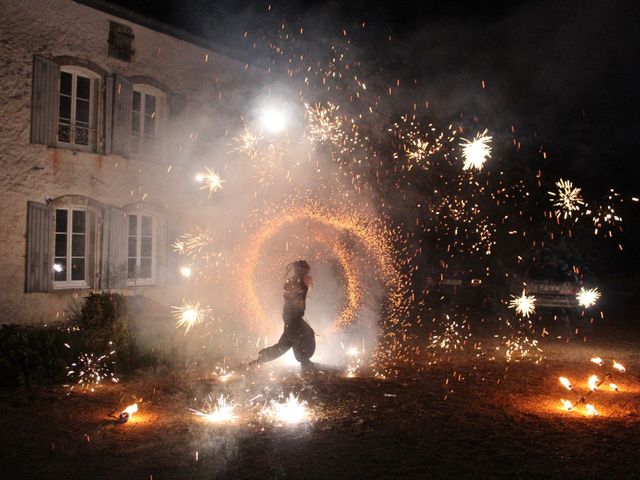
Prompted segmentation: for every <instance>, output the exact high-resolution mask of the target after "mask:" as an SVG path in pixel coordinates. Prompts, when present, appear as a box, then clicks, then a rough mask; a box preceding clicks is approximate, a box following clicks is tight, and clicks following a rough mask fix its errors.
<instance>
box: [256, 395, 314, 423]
mask: <svg viewBox="0 0 640 480" xmlns="http://www.w3.org/2000/svg"><path fill="white" fill-rule="evenodd" d="M264 413H266V414H267V415H268V416H270V417H271V418H273V419H274V420H276V421H278V422H282V423H286V424H289V425H293V424H296V423H300V422H303V421H305V420H308V418H309V412H308V410H307V402H305V401H300V400H299V399H298V397H297V396H295V395H294V394H293V393H290V394H289V397H288V398H287V399H286V400H285V401H284V402H282V403H279V402H277V401H275V400H272V401H271V405H270V407H268V408H267V409H266V410H265V411H264Z"/></svg>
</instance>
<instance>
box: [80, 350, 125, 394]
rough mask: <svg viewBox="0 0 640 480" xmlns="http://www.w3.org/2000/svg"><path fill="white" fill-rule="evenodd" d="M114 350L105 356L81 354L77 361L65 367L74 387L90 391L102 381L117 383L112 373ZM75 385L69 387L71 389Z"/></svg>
mask: <svg viewBox="0 0 640 480" xmlns="http://www.w3.org/2000/svg"><path fill="white" fill-rule="evenodd" d="M115 353H116V352H115V350H114V351H112V352H109V353H107V354H105V355H99V356H98V355H94V354H93V353H81V354H80V355H79V356H78V358H77V360H76V361H75V362H73V363H72V364H71V365H70V366H69V367H67V376H68V377H69V378H70V379H72V380H74V381H75V382H76V385H77V386H79V387H81V388H85V389H92V388H93V387H94V386H96V385H99V384H100V383H102V382H103V381H104V380H109V381H111V382H113V383H118V381H119V379H118V377H116V376H115V374H114V373H113V367H114V365H115V363H116V362H115V361H114V359H113V355H114V354H115ZM76 385H74V386H73V387H71V389H73V388H74V387H75V386H76Z"/></svg>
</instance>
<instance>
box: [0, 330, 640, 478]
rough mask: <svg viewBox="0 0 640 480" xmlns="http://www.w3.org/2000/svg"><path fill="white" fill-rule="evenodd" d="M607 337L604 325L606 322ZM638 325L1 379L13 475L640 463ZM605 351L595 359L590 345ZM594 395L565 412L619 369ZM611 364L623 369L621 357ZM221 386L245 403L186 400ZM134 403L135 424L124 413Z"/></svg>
mask: <svg viewBox="0 0 640 480" xmlns="http://www.w3.org/2000/svg"><path fill="white" fill-rule="evenodd" d="M596 337H597V335H596ZM637 338H638V337H637V332H635V333H633V334H629V333H628V332H627V333H625V332H622V333H621V334H619V335H617V336H608V337H603V338H600V339H595V340H590V341H587V342H582V341H576V340H572V341H570V342H568V343H567V342H566V340H565V339H562V340H559V339H555V338H554V339H547V341H546V342H544V344H543V348H544V350H545V355H546V359H545V360H543V361H542V362H540V363H539V364H536V363H534V362H532V361H522V362H517V363H514V362H511V363H508V364H507V363H506V362H504V361H503V360H488V359H478V358H475V357H474V356H473V355H472V354H461V355H460V354H458V355H454V356H452V357H451V360H450V361H446V362H440V363H437V364H436V365H431V366H428V365H426V364H425V365H424V366H423V368H422V370H421V371H417V370H416V369H406V370H404V369H402V370H400V372H399V374H398V376H397V377H395V378H387V379H377V378H373V377H371V376H363V377H355V378H346V377H344V376H343V375H340V374H339V373H338V372H335V371H331V370H330V369H327V368H324V371H323V372H318V373H308V374H304V375H300V374H299V372H298V371H297V370H295V369H293V368H280V369H278V368H276V367H266V368H263V369H261V370H260V371H256V372H249V373H246V374H245V375H244V376H236V377H235V378H233V377H232V378H230V379H228V380H227V381H226V382H222V381H221V380H220V379H219V378H217V377H215V376H214V375H211V374H210V373H207V371H206V369H203V368H200V369H196V370H192V371H188V372H180V373H176V372H173V373H171V372H165V371H147V372H138V373H137V374H136V375H134V376H132V377H131V378H129V379H124V380H123V381H122V382H121V383H118V384H113V385H108V386H104V387H101V388H98V389H96V390H95V391H94V392H91V391H88V392H78V391H74V392H73V393H71V394H69V393H68V388H65V387H63V386H48V387H31V388H21V389H6V390H2V391H0V408H1V411H2V412H3V413H2V414H1V415H0V430H1V431H2V432H3V433H4V434H3V435H2V436H0V451H1V452H2V454H1V455H2V465H3V468H2V470H3V474H2V475H4V478H12V479H22V478H25V479H26V478H29V479H36V478H47V479H52V478H65V479H87V478H92V479H101V478H110V479H112V478H131V479H147V480H148V479H153V480H163V479H205V478H238V479H250V478H261V479H266V478H305V479H309V478H358V479H362V478H581V479H589V478H605V477H606V478H625V479H627V478H632V477H638V476H640V468H638V466H637V452H638V447H640V436H639V435H638V431H640V430H639V427H640V410H639V406H640V377H639V376H638V372H640V352H638V350H637V348H636V347H637ZM594 355H599V356H600V357H602V358H603V359H606V361H607V362H608V363H607V364H606V365H605V366H604V367H598V366H597V365H595V364H593V363H591V362H590V361H589V359H590V358H591V357H592V356H594ZM611 359H615V360H617V361H619V362H620V363H622V364H624V365H625V367H626V368H627V371H626V372H625V373H624V374H622V373H617V372H616V373H614V381H615V382H616V383H617V384H618V385H619V387H620V391H619V392H611V391H609V390H608V389H607V388H605V387H606V385H607V384H608V382H606V383H605V384H604V385H603V386H602V387H601V389H600V390H598V391H596V392H594V393H593V394H592V395H591V396H590V397H589V398H590V400H589V401H590V402H591V403H593V404H594V405H595V406H596V407H597V408H598V409H599V411H600V416H598V417H588V416H587V415H585V414H584V411H583V410H582V408H579V409H578V410H579V411H573V412H567V411H564V410H562V408H561V405H560V398H566V399H572V400H573V399H575V398H576V394H574V393H573V392H568V391H567V390H565V389H564V388H563V387H562V386H561V385H560V384H559V383H558V376H560V375H566V376H567V377H569V378H571V379H572V381H573V382H574V384H575V388H576V389H581V390H582V391H586V390H585V387H584V385H585V383H586V379H587V377H588V376H589V375H590V374H592V373H595V374H599V375H600V376H602V375H603V374H604V373H606V372H608V371H610V370H612V369H611V368H608V367H609V363H610V362H611ZM614 372H615V371H614ZM290 391H292V392H295V393H296V394H299V396H300V399H304V400H306V401H307V402H308V406H309V407H310V408H311V409H312V412H313V413H312V417H311V419H310V420H309V421H307V422H303V423H301V424H298V425H295V426H287V425H281V424H278V423H277V422H275V423H274V422H273V421H270V420H268V419H267V418H265V417H263V416H262V415H261V414H260V407H261V406H262V405H264V403H265V402H267V400H268V399H269V398H275V397H276V396H277V395H278V394H281V393H284V394H288V392H290ZM208 393H211V394H213V395H214V396H215V395H217V394H219V393H226V394H227V395H229V396H230V397H231V398H233V399H236V400H237V401H239V402H240V403H241V404H242V407H241V408H239V415H240V416H239V418H237V419H236V420H235V421H234V422H233V423H231V424H229V425H226V426H220V425H215V424H211V423H207V422H206V421H204V420H203V419H202V418H200V417H197V416H196V415H194V414H193V413H192V412H191V411H190V410H189V409H190V408H196V409H198V408H202V405H203V403H202V402H203V398H205V397H206V396H207V394H208ZM133 401H139V406H140V411H139V412H138V413H136V414H134V416H133V418H132V419H131V420H130V421H129V422H128V423H125V424H118V423H116V422H115V421H114V420H113V419H112V418H110V417H108V416H107V415H108V414H109V413H112V412H115V413H116V414H117V413H118V411H119V410H120V409H122V408H123V407H124V406H126V405H127V404H130V403H132V402H133Z"/></svg>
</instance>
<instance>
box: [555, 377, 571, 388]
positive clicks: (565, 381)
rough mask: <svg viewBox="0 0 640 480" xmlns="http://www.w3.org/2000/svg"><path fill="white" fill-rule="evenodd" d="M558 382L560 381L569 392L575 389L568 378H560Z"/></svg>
mask: <svg viewBox="0 0 640 480" xmlns="http://www.w3.org/2000/svg"><path fill="white" fill-rule="evenodd" d="M558 380H560V383H561V384H562V385H563V386H564V387H565V388H566V389H567V390H571V389H573V385H571V382H570V381H569V379H568V378H567V377H560V378H559V379H558Z"/></svg>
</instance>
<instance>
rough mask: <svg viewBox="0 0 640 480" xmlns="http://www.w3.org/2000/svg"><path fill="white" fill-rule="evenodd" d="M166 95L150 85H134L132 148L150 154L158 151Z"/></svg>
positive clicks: (136, 151) (134, 150)
mask: <svg viewBox="0 0 640 480" xmlns="http://www.w3.org/2000/svg"><path fill="white" fill-rule="evenodd" d="M163 105H164V95H163V94H162V92H160V91H159V90H157V89H155V88H153V87H150V86H148V85H134V86H133V105H132V108H131V150H132V151H133V152H134V153H139V154H143V155H150V154H155V153H157V151H158V150H157V149H158V145H159V143H160V140H161V138H162V111H163Z"/></svg>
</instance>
